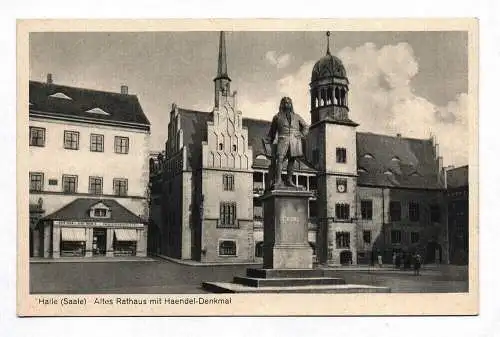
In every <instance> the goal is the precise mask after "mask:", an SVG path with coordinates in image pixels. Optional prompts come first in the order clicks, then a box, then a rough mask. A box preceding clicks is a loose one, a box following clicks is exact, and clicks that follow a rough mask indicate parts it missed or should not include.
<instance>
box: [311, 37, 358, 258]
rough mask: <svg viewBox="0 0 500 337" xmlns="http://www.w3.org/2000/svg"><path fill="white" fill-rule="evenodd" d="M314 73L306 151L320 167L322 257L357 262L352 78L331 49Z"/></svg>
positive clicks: (319, 193)
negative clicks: (351, 107)
mask: <svg viewBox="0 0 500 337" xmlns="http://www.w3.org/2000/svg"><path fill="white" fill-rule="evenodd" d="M326 37H327V47H326V55H325V56H323V57H322V58H321V59H319V60H318V62H316V64H315V65H314V68H313V70H312V74H311V83H310V94H311V127H310V133H309V138H308V142H307V155H308V158H309V159H310V161H311V162H312V163H313V165H314V166H315V167H316V169H317V170H318V172H319V173H318V200H319V203H318V218H319V219H318V220H319V222H318V224H319V228H318V241H317V242H318V250H319V251H318V257H319V258H320V260H321V262H326V263H329V264H340V263H345V262H347V263H349V262H351V261H352V262H353V263H356V224H355V223H354V220H353V218H354V217H355V210H356V203H355V201H356V197H355V196H356V178H357V167H356V166H357V164H356V127H357V126H358V124H357V123H355V122H353V121H352V120H351V119H349V106H348V92H349V80H348V78H347V74H346V70H345V68H344V65H343V64H342V61H341V60H340V59H339V58H338V57H336V56H333V55H332V54H331V52H330V32H327V33H326Z"/></svg>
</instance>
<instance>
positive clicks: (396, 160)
mask: <svg viewBox="0 0 500 337" xmlns="http://www.w3.org/2000/svg"><path fill="white" fill-rule="evenodd" d="M391 161H394V162H397V163H399V162H400V161H401V159H399V157H398V156H394V157H392V159H391Z"/></svg>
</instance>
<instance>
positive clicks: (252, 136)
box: [178, 108, 444, 189]
mask: <svg viewBox="0 0 500 337" xmlns="http://www.w3.org/2000/svg"><path fill="white" fill-rule="evenodd" d="M178 109H179V113H180V115H181V127H182V129H183V135H184V139H183V141H184V145H185V146H187V148H188V167H189V168H190V169H192V168H193V167H198V165H199V160H201V142H202V141H206V139H207V127H206V125H207V124H206V123H207V121H209V120H211V119H212V115H211V113H208V112H203V111H196V110H188V109H182V108H178ZM270 124H271V122H270V121H265V120H257V119H251V118H243V126H244V127H246V128H247V129H248V138H249V144H248V145H249V146H251V147H252V150H253V160H254V165H253V167H254V168H268V167H269V161H268V160H267V159H261V158H262V155H263V154H264V150H263V147H262V141H261V139H262V138H263V137H265V136H266V135H267V132H268V130H269V126H270ZM356 146H357V164H358V181H357V183H358V185H364V186H386V187H400V188H424V189H442V188H444V184H443V182H442V181H441V179H440V177H439V174H438V163H437V160H436V157H435V151H434V145H433V144H432V141H431V140H430V139H414V138H405V137H392V136H386V135H379V134H373V133H364V132H358V133H357V134H356ZM259 156H260V158H257V157H259ZM295 168H296V170H297V171H299V172H316V170H315V169H314V168H313V166H312V165H311V164H310V163H308V162H307V161H306V160H301V161H298V162H296V165H295ZM389 172H390V174H389Z"/></svg>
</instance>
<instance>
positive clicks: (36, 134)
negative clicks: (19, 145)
mask: <svg viewBox="0 0 500 337" xmlns="http://www.w3.org/2000/svg"><path fill="white" fill-rule="evenodd" d="M30 146H45V129H44V128H36V127H34V126H30Z"/></svg>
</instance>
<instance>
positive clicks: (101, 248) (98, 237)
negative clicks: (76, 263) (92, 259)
mask: <svg viewBox="0 0 500 337" xmlns="http://www.w3.org/2000/svg"><path fill="white" fill-rule="evenodd" d="M92 253H93V256H104V255H106V228H94V238H93V241H92Z"/></svg>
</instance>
